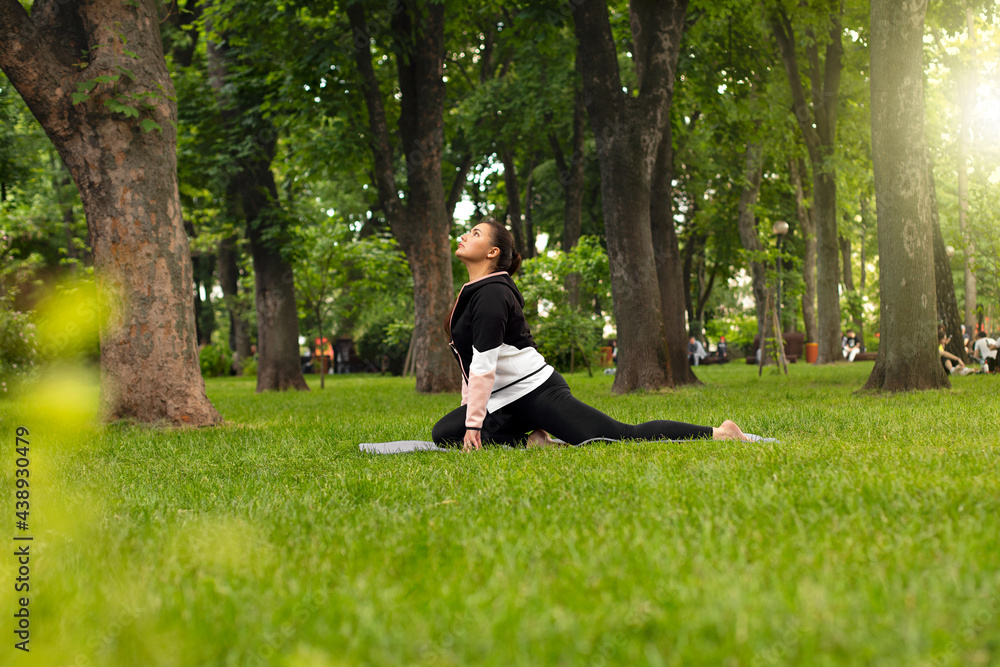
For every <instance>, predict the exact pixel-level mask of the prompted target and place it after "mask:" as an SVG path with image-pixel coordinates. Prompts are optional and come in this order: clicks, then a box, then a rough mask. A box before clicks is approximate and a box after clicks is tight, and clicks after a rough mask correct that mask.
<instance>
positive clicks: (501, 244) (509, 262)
mask: <svg viewBox="0 0 1000 667" xmlns="http://www.w3.org/2000/svg"><path fill="white" fill-rule="evenodd" d="M483 222H485V223H486V224H488V225H489V226H490V243H492V244H493V245H495V246H496V247H497V248H499V249H500V254H499V255H498V256H497V264H496V270H497V271H506V272H507V273H509V274H510V275H514V274H515V273H517V270H518V268H520V266H521V255H520V254H519V253H518V252H517V251H516V250H514V235H513V234H511V233H510V230H509V229H507V228H506V227H504V226H503V225H502V224H500V223H499V222H497V221H496V220H494V219H493V218H486V219H484V220H483Z"/></svg>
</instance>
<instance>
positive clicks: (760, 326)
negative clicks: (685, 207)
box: [736, 142, 775, 364]
mask: <svg viewBox="0 0 1000 667" xmlns="http://www.w3.org/2000/svg"><path fill="white" fill-rule="evenodd" d="M762 153H763V148H762V147H761V145H760V144H758V143H754V142H750V143H748V144H747V148H746V157H745V159H744V167H743V178H744V181H743V189H742V190H741V191H740V201H739V205H738V207H737V214H736V225H737V228H738V230H739V234H740V243H741V244H742V245H743V249H744V250H745V251H746V253H747V255H748V257H749V258H750V280H751V283H750V284H751V288H752V290H753V300H754V304H755V305H756V311H757V337H758V340H759V341H760V349H761V356H762V358H763V363H765V364H767V363H769V361H770V360H769V357H768V350H767V346H766V345H765V344H764V341H765V340H767V338H769V337H771V335H772V333H771V332H772V331H773V330H774V325H773V324H772V319H771V313H770V312H768V308H767V304H768V303H774V298H775V294H774V290H772V289H771V286H770V285H768V282H767V267H766V266H765V265H764V262H763V261H762V259H761V258H762V255H763V252H764V248H763V246H761V243H760V235H759V234H758V233H757V215H756V213H755V212H754V206H755V205H756V203H757V195H758V194H759V193H760V183H761V179H762V178H763V174H764V160H763V155H762Z"/></svg>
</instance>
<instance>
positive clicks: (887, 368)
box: [865, 0, 950, 391]
mask: <svg viewBox="0 0 1000 667" xmlns="http://www.w3.org/2000/svg"><path fill="white" fill-rule="evenodd" d="M926 11H927V0H921V1H917V2H907V3H898V2H896V1H895V0H873V1H872V7H871V25H872V35H871V42H870V44H871V96H872V101H871V104H872V106H871V109H872V162H873V166H874V172H875V202H876V212H877V219H878V249H879V286H880V288H881V306H880V319H881V334H882V336H881V339H882V340H881V343H880V344H879V349H878V359H877V360H876V362H875V368H874V369H872V374H871V376H870V377H869V378H868V382H867V384H865V389H875V390H883V391H909V390H914V389H934V388H939V387H948V386H950V384H949V382H948V376H947V375H945V372H944V369H943V368H942V367H941V362H940V357H939V355H938V350H937V340H936V338H937V307H936V296H935V285H934V274H933V273H932V272H931V271H928V270H927V267H928V266H933V262H934V250H933V245H932V244H933V228H932V227H933V226H932V219H931V199H930V194H929V192H930V191H929V183H928V178H927V168H926V164H925V160H926V147H925V143H924V91H923V80H924V78H923V34H924V14H925V12H926ZM900 239H904V240H905V242H900Z"/></svg>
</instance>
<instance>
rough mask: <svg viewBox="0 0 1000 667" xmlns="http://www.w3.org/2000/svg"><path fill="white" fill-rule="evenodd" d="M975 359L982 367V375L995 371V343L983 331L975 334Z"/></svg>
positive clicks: (994, 340)
mask: <svg viewBox="0 0 1000 667" xmlns="http://www.w3.org/2000/svg"><path fill="white" fill-rule="evenodd" d="M973 350H974V351H975V354H976V358H978V359H979V361H980V363H982V365H983V372H984V373H996V371H997V341H996V339H994V338H990V337H989V336H987V335H986V332H985V331H980V332H979V333H977V334H976V344H975V345H974V346H973Z"/></svg>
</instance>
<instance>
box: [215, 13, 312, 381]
mask: <svg viewBox="0 0 1000 667" xmlns="http://www.w3.org/2000/svg"><path fill="white" fill-rule="evenodd" d="M209 30H211V28H209ZM233 55H235V57H236V58H238V57H239V56H238V55H236V54H234V53H233V52H231V51H229V50H228V47H220V46H219V45H218V44H216V43H215V42H214V41H213V40H211V39H210V40H209V43H208V66H209V80H210V83H211V86H212V88H213V89H214V90H215V94H216V96H217V98H218V100H219V105H220V107H222V119H223V122H224V123H225V125H226V127H227V129H228V131H230V132H235V131H240V132H247V131H248V130H249V131H251V132H253V133H254V136H253V139H254V141H253V142H252V151H250V152H249V154H245V155H240V156H236V155H234V156H233V161H232V163H233V167H234V171H233V173H232V174H231V179H232V180H231V182H230V183H229V185H228V186H227V188H226V196H227V197H235V198H236V201H230V202H229V206H230V208H231V209H236V207H239V210H240V211H241V214H242V218H243V219H244V220H245V221H246V225H247V240H248V241H249V243H250V256H251V258H252V260H253V268H254V303H255V306H256V311H257V392H258V393H259V392H264V391H272V390H273V391H284V390H287V389H297V390H301V391H309V385H307V384H306V381H305V378H303V377H302V365H301V363H300V360H299V317H298V309H297V306H296V301H295V276H294V273H293V270H292V266H291V264H290V263H289V262H288V260H287V259H285V257H284V256H283V255H282V247H283V246H284V245H285V244H287V243H288V230H287V222H286V220H285V217H284V216H283V215H282V211H281V209H280V206H279V204H278V188H277V186H276V185H275V182H274V175H273V174H272V173H271V161H272V160H273V159H274V151H275V146H276V143H277V133H276V132H275V130H274V127H273V126H272V125H271V123H270V122H269V121H266V120H264V119H263V118H262V117H261V116H260V113H259V112H258V111H256V110H255V109H250V108H247V106H246V103H245V102H244V101H243V100H242V99H241V98H242V97H244V96H246V95H249V94H252V93H248V92H246V91H238V90H237V91H236V92H232V91H231V90H230V88H229V87H227V86H226V85H225V84H226V78H227V77H228V76H229V66H228V63H227V62H226V59H227V58H228V57H233ZM237 128H239V129H238V130H237Z"/></svg>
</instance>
